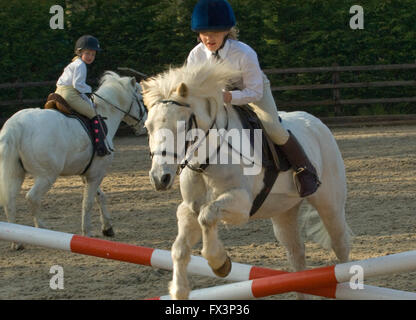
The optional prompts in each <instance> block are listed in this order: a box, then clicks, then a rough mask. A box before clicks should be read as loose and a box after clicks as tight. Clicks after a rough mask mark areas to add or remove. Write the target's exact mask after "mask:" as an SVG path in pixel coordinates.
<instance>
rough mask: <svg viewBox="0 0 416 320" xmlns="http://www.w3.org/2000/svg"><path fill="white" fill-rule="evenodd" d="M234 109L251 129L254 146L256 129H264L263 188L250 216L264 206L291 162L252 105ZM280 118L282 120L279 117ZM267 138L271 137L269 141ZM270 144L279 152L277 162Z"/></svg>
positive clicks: (254, 202) (244, 125) (243, 123)
mask: <svg viewBox="0 0 416 320" xmlns="http://www.w3.org/2000/svg"><path fill="white" fill-rule="evenodd" d="M233 107H234V110H235V111H236V112H237V114H238V116H239V118H240V121H241V123H242V125H243V128H244V129H249V130H250V144H251V146H252V147H253V145H254V129H261V130H262V165H263V167H264V170H265V172H264V178H263V183H264V185H263V188H262V189H261V191H260V192H259V194H258V195H257V196H256V198H255V199H254V201H253V204H252V206H251V209H250V216H252V215H254V214H255V213H256V212H257V210H258V209H259V208H260V207H261V206H262V204H263V203H264V201H265V200H266V198H267V196H268V195H269V193H270V191H271V189H272V187H273V184H274V182H275V181H276V179H277V176H278V175H279V172H280V171H287V170H289V169H290V163H289V161H288V160H287V159H286V157H285V155H284V154H283V152H282V151H281V150H280V148H279V147H278V146H277V145H276V144H274V143H273V142H272V141H271V140H270V138H269V137H268V136H267V134H266V132H265V130H263V126H262V125H261V122H260V120H259V118H258V117H257V115H256V113H255V112H254V111H253V110H251V108H250V106H248V105H244V106H233ZM279 120H280V121H282V120H281V119H280V117H279ZM266 139H269V141H267V140H266ZM269 146H274V148H275V150H276V154H277V162H278V163H275V161H274V160H273V155H272V152H271V150H270V147H269Z"/></svg>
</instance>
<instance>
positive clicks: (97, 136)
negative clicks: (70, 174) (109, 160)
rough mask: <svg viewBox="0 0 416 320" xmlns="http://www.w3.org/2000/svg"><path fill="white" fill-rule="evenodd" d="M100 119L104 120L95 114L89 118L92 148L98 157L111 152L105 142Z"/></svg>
mask: <svg viewBox="0 0 416 320" xmlns="http://www.w3.org/2000/svg"><path fill="white" fill-rule="evenodd" d="M102 121H104V120H103V118H102V117H101V116H100V115H96V116H95V117H93V118H92V119H91V126H92V130H93V134H94V137H93V138H94V148H95V150H96V152H97V155H98V156H100V157H103V156H106V155H109V154H111V152H110V151H109V150H108V149H107V146H106V144H105V137H106V133H105V132H104V129H103V124H102Z"/></svg>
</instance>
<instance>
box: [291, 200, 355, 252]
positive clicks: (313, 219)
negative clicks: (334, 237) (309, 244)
mask: <svg viewBox="0 0 416 320" xmlns="http://www.w3.org/2000/svg"><path fill="white" fill-rule="evenodd" d="M299 221H300V230H303V234H304V237H305V238H308V239H311V240H312V241H313V242H316V243H317V244H319V245H320V246H321V247H322V248H324V249H327V250H331V238H330V236H329V233H328V231H327V230H326V228H325V226H324V224H323V222H322V220H321V218H320V217H319V214H318V211H316V209H315V208H314V207H313V206H311V205H310V204H309V203H308V204H307V205H306V208H305V209H304V210H303V211H302V213H301V215H300V219H299ZM347 234H348V238H351V237H352V236H353V232H352V230H351V229H350V227H349V226H348V225H347Z"/></svg>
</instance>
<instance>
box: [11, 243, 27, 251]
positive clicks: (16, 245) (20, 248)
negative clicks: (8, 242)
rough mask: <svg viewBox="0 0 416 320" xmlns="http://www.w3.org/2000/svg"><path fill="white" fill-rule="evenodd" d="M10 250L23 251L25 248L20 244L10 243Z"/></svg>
mask: <svg viewBox="0 0 416 320" xmlns="http://www.w3.org/2000/svg"><path fill="white" fill-rule="evenodd" d="M11 247H12V250H16V251H18V250H23V249H24V248H25V247H24V246H23V244H21V243H16V242H12V246H11Z"/></svg>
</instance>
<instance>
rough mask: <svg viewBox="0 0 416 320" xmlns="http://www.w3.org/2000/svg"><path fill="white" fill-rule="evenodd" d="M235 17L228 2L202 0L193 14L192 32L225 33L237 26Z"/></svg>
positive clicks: (224, 0)
mask: <svg viewBox="0 0 416 320" xmlns="http://www.w3.org/2000/svg"><path fill="white" fill-rule="evenodd" d="M235 23H236V21H235V16H234V11H233V9H232V8H231V5H230V4H229V3H228V2H227V1H226V0H200V1H199V2H198V3H197V4H196V5H195V8H194V11H193V12H192V19H191V28H192V31H195V32H200V31H225V30H229V29H231V28H232V27H234V26H235Z"/></svg>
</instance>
